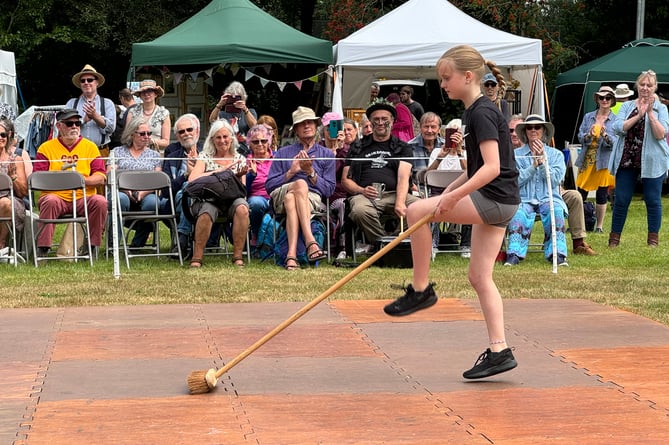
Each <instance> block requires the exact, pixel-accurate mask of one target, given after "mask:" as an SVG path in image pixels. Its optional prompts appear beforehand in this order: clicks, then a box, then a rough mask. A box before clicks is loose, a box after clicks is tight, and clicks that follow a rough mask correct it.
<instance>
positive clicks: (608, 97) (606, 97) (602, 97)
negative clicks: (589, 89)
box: [597, 96, 613, 100]
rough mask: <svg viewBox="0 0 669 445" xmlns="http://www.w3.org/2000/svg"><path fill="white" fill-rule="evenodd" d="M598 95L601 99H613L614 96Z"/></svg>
mask: <svg viewBox="0 0 669 445" xmlns="http://www.w3.org/2000/svg"><path fill="white" fill-rule="evenodd" d="M597 97H598V98H599V100H611V99H613V97H612V96H597Z"/></svg>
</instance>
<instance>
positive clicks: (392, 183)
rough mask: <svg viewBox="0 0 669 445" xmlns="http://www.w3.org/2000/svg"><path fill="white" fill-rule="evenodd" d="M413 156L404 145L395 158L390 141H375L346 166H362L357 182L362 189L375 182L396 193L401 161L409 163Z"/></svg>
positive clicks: (347, 161) (406, 145)
mask: <svg viewBox="0 0 669 445" xmlns="http://www.w3.org/2000/svg"><path fill="white" fill-rule="evenodd" d="M349 156H350V154H349ZM412 156H413V152H412V151H411V146H410V145H408V144H404V143H402V144H401V150H400V151H399V152H398V153H396V154H395V156H393V152H392V150H391V141H390V140H388V141H384V142H377V141H373V142H372V143H371V144H369V145H368V146H366V147H363V148H362V150H361V151H359V152H357V153H355V158H356V159H350V158H349V159H347V160H346V165H349V166H352V165H353V164H358V163H360V164H362V168H361V174H360V178H359V179H358V181H357V183H358V185H359V186H360V187H367V186H368V185H372V183H374V182H382V183H384V184H385V185H386V190H387V191H395V190H396V189H397V171H398V169H399V165H400V159H402V160H404V161H405V162H409V161H408V159H409V158H411V157H412ZM358 159H365V160H358ZM351 168H353V167H351Z"/></svg>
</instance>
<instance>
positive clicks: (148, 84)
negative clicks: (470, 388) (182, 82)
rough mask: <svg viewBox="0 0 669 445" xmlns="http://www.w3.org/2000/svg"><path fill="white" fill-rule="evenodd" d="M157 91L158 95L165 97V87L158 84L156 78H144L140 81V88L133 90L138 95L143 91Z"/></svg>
mask: <svg viewBox="0 0 669 445" xmlns="http://www.w3.org/2000/svg"><path fill="white" fill-rule="evenodd" d="M150 90H152V91H155V93H156V96H157V97H163V95H164V94H165V90H163V87H161V86H160V85H158V84H157V83H156V81H155V80H153V79H146V80H142V81H141V82H140V83H139V88H138V89H136V90H135V91H133V92H132V94H134V95H135V96H138V97H139V95H140V94H142V91H150Z"/></svg>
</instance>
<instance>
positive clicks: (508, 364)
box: [462, 348, 518, 379]
mask: <svg viewBox="0 0 669 445" xmlns="http://www.w3.org/2000/svg"><path fill="white" fill-rule="evenodd" d="M516 366H518V363H517V362H516V359H515V358H514V357H513V352H511V348H506V349H503V350H501V351H499V352H492V351H491V350H490V348H488V349H486V350H485V352H484V353H483V354H481V355H479V358H478V359H477V360H476V363H475V364H474V367H473V368H472V369H470V370H468V371H465V372H463V373H462V377H464V378H466V379H482V378H485V377H490V376H493V375H495V374H499V373H501V372H505V371H509V370H511V369H513V368H515V367H516Z"/></svg>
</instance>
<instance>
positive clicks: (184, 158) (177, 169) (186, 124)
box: [163, 113, 202, 258]
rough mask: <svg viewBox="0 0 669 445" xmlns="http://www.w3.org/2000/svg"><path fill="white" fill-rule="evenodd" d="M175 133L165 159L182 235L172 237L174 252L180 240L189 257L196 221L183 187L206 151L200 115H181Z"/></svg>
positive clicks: (178, 228)
mask: <svg viewBox="0 0 669 445" xmlns="http://www.w3.org/2000/svg"><path fill="white" fill-rule="evenodd" d="M174 136H176V138H177V141H176V142H172V143H171V144H170V145H168V146H167V148H166V149H165V160H164V161H163V171H164V172H165V173H166V174H167V176H169V177H170V180H171V183H172V193H173V194H174V196H171V197H170V199H173V200H174V211H175V212H176V214H177V215H178V219H179V222H178V226H177V232H178V236H177V239H176V240H174V239H173V240H172V244H173V245H174V246H173V247H172V252H174V253H176V252H177V248H176V245H175V243H176V242H178V243H179V244H180V247H181V253H182V255H183V256H184V257H185V258H188V257H189V255H190V251H191V242H190V236H191V232H192V230H193V225H192V224H191V222H190V221H189V220H188V218H186V216H185V215H184V214H183V211H182V210H183V206H182V202H181V199H182V196H183V189H184V188H185V187H186V184H188V177H189V176H190V174H191V173H192V172H193V167H195V161H196V160H197V157H198V155H199V153H200V152H201V151H202V144H201V143H200V142H198V140H199V139H200V119H198V118H197V116H196V115H194V114H191V113H187V114H184V115H182V116H180V117H179V118H178V119H177V120H176V122H175V123H174Z"/></svg>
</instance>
